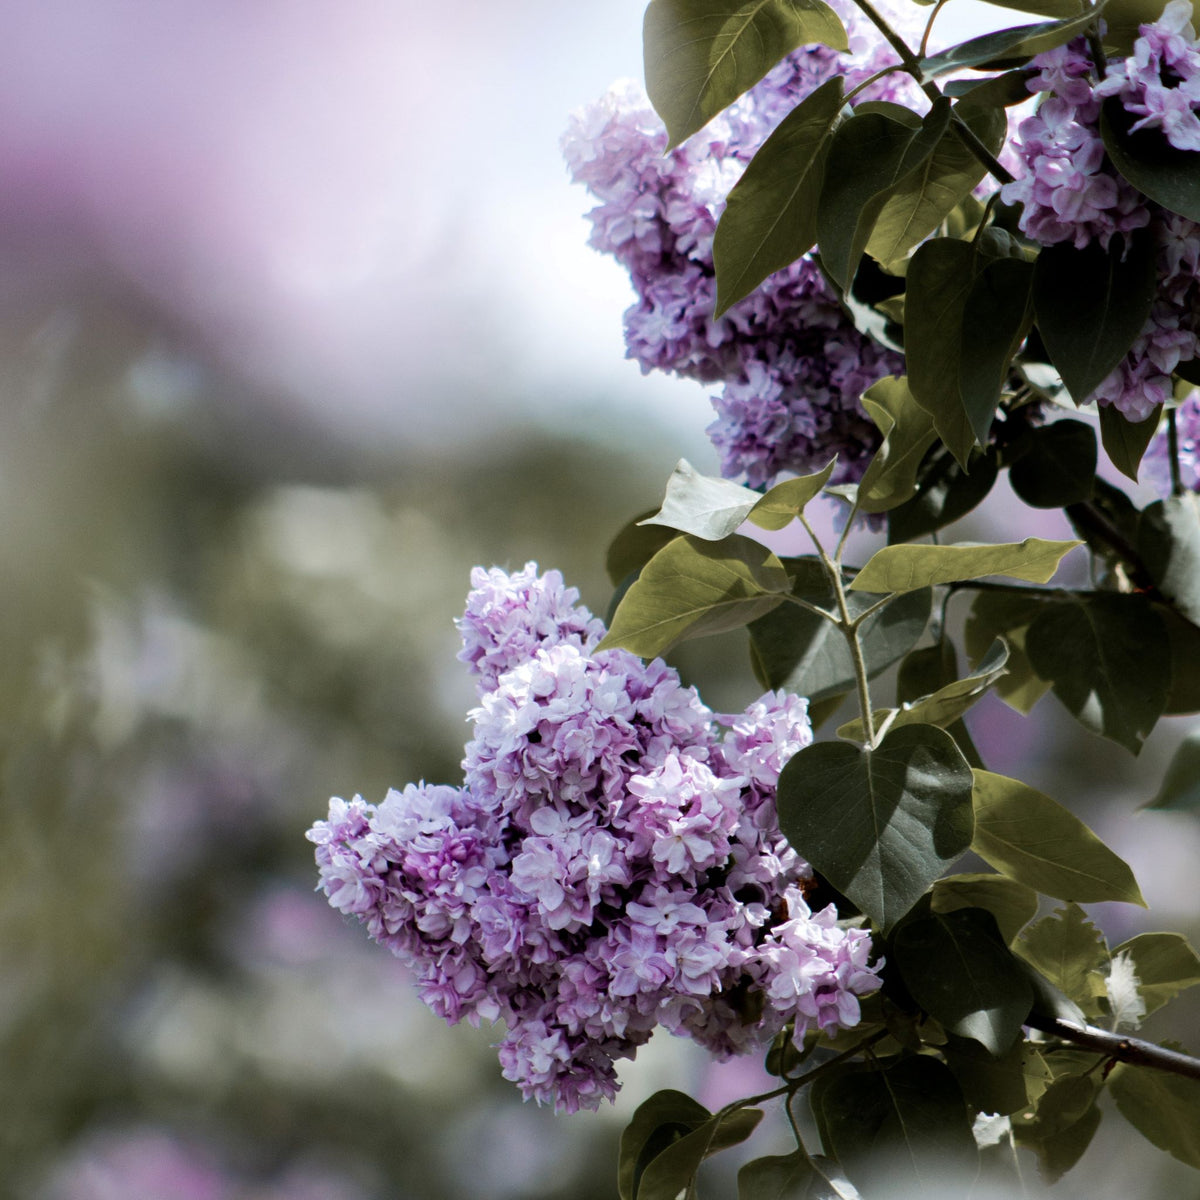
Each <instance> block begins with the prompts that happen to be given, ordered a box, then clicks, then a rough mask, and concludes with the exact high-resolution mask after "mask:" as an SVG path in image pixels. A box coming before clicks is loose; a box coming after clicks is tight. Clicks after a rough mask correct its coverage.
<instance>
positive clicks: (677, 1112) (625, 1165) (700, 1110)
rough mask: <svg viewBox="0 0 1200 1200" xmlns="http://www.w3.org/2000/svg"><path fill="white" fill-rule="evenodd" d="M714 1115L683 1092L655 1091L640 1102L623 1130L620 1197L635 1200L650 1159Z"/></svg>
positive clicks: (619, 1172) (618, 1178) (619, 1169)
mask: <svg viewBox="0 0 1200 1200" xmlns="http://www.w3.org/2000/svg"><path fill="white" fill-rule="evenodd" d="M711 1116H712V1114H711V1113H710V1112H709V1111H708V1109H707V1108H705V1107H704V1105H702V1104H699V1103H697V1102H696V1101H695V1100H693V1099H692V1098H691V1096H688V1095H685V1094H684V1093H683V1092H676V1091H671V1090H667V1091H661V1092H655V1093H654V1095H653V1096H651V1097H650V1099H649V1100H646V1101H644V1102H643V1103H642V1104H640V1105H639V1106H638V1108H637V1111H636V1112H635V1113H634V1114H633V1118H632V1120H631V1121H630V1122H629V1124H628V1125H627V1126H626V1127H625V1129H624V1130H623V1131H622V1133H621V1152H620V1159H619V1161H618V1167H617V1190H618V1192H619V1193H620V1197H621V1200H634V1197H635V1195H636V1194H637V1187H638V1183H639V1181H640V1177H641V1172H642V1170H644V1168H645V1165H646V1163H647V1162H649V1161H650V1159H652V1158H653V1157H655V1155H657V1154H658V1153H660V1152H661V1151H662V1150H664V1149H666V1147H667V1146H669V1145H671V1144H672V1143H673V1142H674V1141H675V1140H677V1139H678V1138H680V1137H683V1136H685V1135H686V1134H688V1133H691V1132H692V1131H693V1130H695V1129H698V1128H699V1127H700V1126H701V1125H703V1124H704V1122H705V1121H707V1120H708V1119H709V1118H710V1117H711ZM639 1163H640V1164H641V1169H639Z"/></svg>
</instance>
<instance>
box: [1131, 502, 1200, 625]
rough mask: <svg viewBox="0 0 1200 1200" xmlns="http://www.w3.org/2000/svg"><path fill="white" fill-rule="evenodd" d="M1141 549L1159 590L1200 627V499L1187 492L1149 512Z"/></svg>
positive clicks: (1140, 530)
mask: <svg viewBox="0 0 1200 1200" xmlns="http://www.w3.org/2000/svg"><path fill="white" fill-rule="evenodd" d="M1137 550H1138V554H1139V555H1140V556H1141V559H1142V561H1143V562H1144V563H1145V564H1146V569H1147V570H1148V571H1149V572H1150V575H1151V577H1152V578H1153V579H1154V582H1155V583H1156V584H1158V590H1159V591H1160V592H1162V594H1163V595H1164V596H1165V597H1166V598H1167V599H1168V600H1170V601H1171V603H1172V604H1173V605H1174V606H1175V608H1176V609H1178V611H1179V613H1180V615H1181V616H1184V617H1186V618H1187V619H1188V620H1189V621H1191V622H1192V624H1193V625H1197V624H1200V496H1197V495H1196V493H1195V492H1184V493H1183V495H1181V496H1168V497H1167V499H1166V500H1157V501H1155V503H1153V504H1151V505H1150V506H1149V507H1148V508H1147V509H1145V511H1144V512H1143V513H1142V517H1141V520H1140V521H1139V523H1138V536H1137Z"/></svg>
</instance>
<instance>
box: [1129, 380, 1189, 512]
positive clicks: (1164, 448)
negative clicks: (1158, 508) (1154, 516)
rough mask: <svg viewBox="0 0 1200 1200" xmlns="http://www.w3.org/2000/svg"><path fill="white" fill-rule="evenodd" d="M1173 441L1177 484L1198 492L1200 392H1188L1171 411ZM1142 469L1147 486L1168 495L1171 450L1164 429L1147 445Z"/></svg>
mask: <svg viewBox="0 0 1200 1200" xmlns="http://www.w3.org/2000/svg"><path fill="white" fill-rule="evenodd" d="M1175 439H1176V440H1175V444H1176V451H1177V453H1176V459H1177V461H1178V465H1179V482H1180V484H1181V485H1182V486H1183V487H1184V488H1185V489H1187V490H1188V491H1193V492H1200V392H1192V394H1191V395H1190V396H1188V397H1187V399H1186V400H1184V401H1183V403H1182V404H1180V406H1179V407H1178V408H1177V409H1176V410H1175ZM1142 469H1143V471H1144V478H1145V480H1146V482H1147V483H1150V484H1152V485H1153V486H1154V487H1156V488H1157V489H1158V491H1159V493H1160V494H1161V495H1163V496H1169V495H1170V494H1171V487H1172V479H1171V447H1170V439H1169V437H1168V435H1167V431H1166V429H1162V430H1160V431H1159V433H1158V434H1157V435H1156V436H1155V437H1154V440H1153V441H1152V442H1151V443H1150V445H1149V447H1148V448H1147V450H1146V454H1145V456H1144V457H1143V459H1142Z"/></svg>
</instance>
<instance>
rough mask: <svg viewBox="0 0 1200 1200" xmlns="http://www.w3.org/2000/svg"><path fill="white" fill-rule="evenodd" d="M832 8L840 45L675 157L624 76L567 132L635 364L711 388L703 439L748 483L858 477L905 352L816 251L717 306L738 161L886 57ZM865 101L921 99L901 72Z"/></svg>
mask: <svg viewBox="0 0 1200 1200" xmlns="http://www.w3.org/2000/svg"><path fill="white" fill-rule="evenodd" d="M834 7H835V8H836V9H837V10H838V14H839V16H841V17H842V19H843V21H844V22H845V24H846V29H847V33H848V36H849V39H850V51H849V53H848V54H843V53H839V52H837V51H834V50H831V49H829V48H828V47H825V46H818V45H813V46H808V47H805V48H803V49H801V50H798V51H796V52H795V53H793V54H792V55H790V56H789V57H787V58H786V59H784V60H783V62H781V63H780V64H779V65H778V66H777V67H775V68H774V70H772V71H771V72H769V73H768V74H767V75H766V76H765V78H763V79H762V81H761V82H759V83H758V84H757V85H756V86H755V87H754V88H752V89H751V90H750V91H749V92H747V93H746V95H744V96H743V97H742V98H741V99H739V100H738V101H737V102H736V103H735V104H733V105H732V106H731V107H730V108H728V109H727V110H726V111H725V112H724V113H722V114H721V115H719V116H718V117H716V118H714V120H712V121H710V122H709V123H708V124H707V125H706V126H705V127H704V128H703V129H702V130H701V131H700V132H699V133H697V134H695V135H694V136H693V137H691V138H689V139H688V140H687V141H686V142H684V143H683V144H682V145H681V146H679V147H677V148H676V149H675V150H673V151H672V152H671V153H670V154H665V153H664V151H665V150H666V145H667V134H666V130H665V128H664V127H663V124H662V122H661V121H660V120H659V118H658V117H657V115H656V114H655V112H654V110H653V109H652V108H651V106H650V103H649V101H648V100H647V99H646V96H645V94H644V93H643V92H642V91H641V89H640V88H639V87H638V86H637V85H635V84H633V83H630V82H623V83H621V84H618V85H616V86H615V87H614V88H613V89H612V90H610V91H609V92H608V94H607V95H606V96H604V97H603V98H602V99H601V100H600V101H599V102H597V103H596V104H593V105H591V106H590V107H588V108H585V109H583V110H581V111H580V112H578V113H576V114H575V115H574V116H573V117H572V118H571V122H570V126H569V128H568V130H567V133H566V135H565V136H564V138H563V152H564V154H565V156H566V159H567V162H568V165H569V167H570V170H571V173H572V176H573V178H574V179H575V180H576V182H579V183H583V184H585V185H586V186H587V187H588V189H589V190H590V191H591V193H592V194H593V195H594V196H595V197H596V199H597V200H598V201H599V202H600V203H599V204H598V206H597V207H596V208H594V209H592V211H591V212H590V213H589V214H588V216H589V220H590V221H591V224H592V233H591V238H590V243H591V245H592V246H594V247H595V248H596V249H597V250H600V251H602V252H604V253H607V254H611V255H613V257H615V258H616V259H617V260H618V261H619V262H620V263H621V264H622V265H623V266H624V267H626V268H627V269H628V271H629V273H630V278H631V281H632V283H633V287H634V291H635V293H636V295H637V299H636V301H635V303H634V304H633V306H632V307H631V308H630V309H629V310H628V311H627V312H626V313H625V341H626V346H627V352H628V356H629V357H630V358H633V359H635V360H636V361H637V362H638V363H639V364H640V365H641V368H642V370H643V371H644V372H649V371H651V370H660V371H668V372H671V373H673V374H676V375H680V376H684V377H686V378H690V379H696V380H699V381H701V382H703V383H708V384H717V385H720V388H721V390H720V391H719V392H718V393H717V394H716V395H714V396H713V397H712V403H713V406H714V408H715V409H716V412H717V419H716V421H715V422H713V424H712V425H710V426H709V429H708V433H709V436H710V438H711V439H712V441H713V443H714V445H715V446H716V448H717V450H718V451H719V453H720V456H721V472H722V474H723V475H725V476H726V477H728V478H733V479H739V480H744V481H745V482H746V483H748V484H749V485H750V486H752V487H760V486H765V485H769V484H771V483H772V482H774V481H775V479H776V478H777V476H779V475H780V474H781V473H783V472H797V473H804V472H807V471H810V470H813V469H815V468H816V467H818V466H820V465H821V464H823V463H825V462H827V461H828V460H829V457H830V456H831V455H832V454H834V453H836V454H837V455H838V456H839V458H838V462H839V468H838V469H839V476H838V478H839V479H840V480H845V479H856V478H858V477H859V476H860V475H861V474H862V472H863V470H864V469H865V466H866V463H867V462H868V461H869V459H870V457H871V455H872V454H873V453H874V450H875V448H876V446H877V444H878V434H877V432H876V430H875V427H874V426H873V425H872V423H871V422H870V421H869V420H868V419H867V417H866V415H865V413H864V412H863V410H862V408H861V406H860V404H859V400H860V397H861V395H862V393H863V391H865V390H866V389H867V388H868V387H870V385H871V384H873V383H875V382H876V381H877V380H879V379H880V378H882V377H883V376H884V375H887V374H890V373H896V374H900V373H902V372H903V366H902V359H901V357H900V356H899V355H898V354H896V353H894V352H893V351H891V350H889V349H887V348H885V347H884V346H882V345H880V344H878V343H877V342H875V341H873V340H872V339H871V338H870V337H868V336H866V335H864V334H862V333H860V332H859V331H858V330H857V329H856V328H855V327H854V325H853V323H852V322H851V321H850V319H849V318H848V317H847V315H846V313H845V311H844V310H843V308H842V307H841V305H840V304H839V303H838V299H837V297H836V295H835V294H834V291H833V289H832V288H830V286H829V285H828V284H827V283H826V281H825V278H824V276H823V275H822V274H821V271H820V269H819V267H818V266H817V265H816V263H815V262H814V261H813V259H812V257H811V255H805V256H804V257H803V258H801V259H799V260H798V261H797V262H795V263H793V264H792V265H791V266H789V267H786V268H784V269H783V270H781V271H777V272H776V273H775V274H773V275H772V276H771V277H770V278H769V279H767V280H766V281H765V282H764V283H763V284H762V285H761V286H760V287H759V288H758V289H756V290H755V292H754V293H753V294H752V295H750V296H748V297H746V299H744V300H742V301H741V302H739V303H738V304H736V305H734V306H733V307H732V308H730V309H729V310H728V311H727V312H726V313H725V314H724V315H723V316H722V317H720V318H716V319H714V317H713V315H712V314H713V307H714V301H715V298H716V277H715V272H714V269H713V260H712V240H713V233H714V231H715V229H716V225H717V220H718V218H719V216H720V213H721V210H722V208H723V207H724V204H725V198H726V197H727V196H728V194H729V191H730V189H731V188H732V187H733V185H734V184H735V183H736V182H737V180H738V178H739V177H740V176H741V173H742V171H743V170H744V169H745V166H746V164H747V163H748V162H749V160H750V159H751V158H752V157H753V156H754V153H755V152H756V151H757V150H758V148H759V146H761V145H762V143H763V142H764V141H765V140H766V138H767V136H768V135H769V134H770V133H771V131H772V130H773V129H774V127H775V126H776V125H777V124H778V123H779V121H780V120H781V119H782V118H783V117H784V116H785V115H786V114H787V113H788V112H789V111H790V110H791V109H792V108H793V107H794V106H795V105H796V104H797V103H798V102H799V101H801V100H802V99H804V97H806V96H807V95H809V94H810V93H811V92H812V91H813V90H814V89H815V88H817V87H818V86H819V85H820V84H822V83H824V82H825V81H826V80H828V79H831V78H833V77H834V76H838V75H840V76H841V77H842V78H843V79H844V80H845V86H846V88H847V89H850V88H853V87H855V86H857V85H858V84H859V83H862V82H864V81H865V80H867V79H868V78H869V77H870V76H871V75H873V74H874V73H875V72H877V71H878V70H879V69H880V68H882V67H884V66H887V65H890V64H891V63H893V62H894V61H895V55H894V52H893V51H892V49H891V48H890V47H889V46H888V45H887V43H886V42H885V41H884V40H883V38H882V37H881V36H880V35H879V34H878V33H877V32H876V31H875V29H874V27H873V26H872V25H870V24H869V23H868V22H867V21H866V20H865V18H863V17H862V15H861V14H860V13H859V11H858V9H857V8H856V7H855V6H854V5H852V4H846V3H842V2H841V0H835V3H834ZM892 16H893V14H890V13H889V17H892ZM895 19H896V20H899V22H900V24H899V26H898V27H901V28H902V27H903V24H904V22H903V19H902V18H899V17H896V18H895ZM861 98H862V99H863V100H867V99H871V100H897V101H899V100H903V101H906V102H908V103H909V104H910V105H918V106H919V105H920V104H921V103H922V99H921V97H920V93H919V92H918V91H917V90H916V88H915V86H914V85H913V84H912V81H911V80H910V79H909V78H908V76H907V75H905V74H904V73H903V72H898V73H894V74H891V75H887V76H885V77H884V78H883V79H881V80H879V81H877V82H876V83H874V84H872V85H871V86H870V87H869V88H867V89H866V90H865V91H864V92H863V93H861Z"/></svg>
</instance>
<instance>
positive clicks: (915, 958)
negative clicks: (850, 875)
mask: <svg viewBox="0 0 1200 1200" xmlns="http://www.w3.org/2000/svg"><path fill="white" fill-rule="evenodd" d="M889 958H890V959H891V961H892V962H894V963H895V965H896V967H897V969H898V970H899V972H900V976H901V978H902V979H903V980H904V984H905V986H906V987H907V988H908V990H909V992H910V994H911V995H912V997H913V999H914V1000H915V1001H916V1002H917V1003H918V1004H919V1005H920V1006H921V1007H922V1008H923V1009H924V1010H925V1011H926V1012H927V1013H929V1014H930V1016H933V1017H936V1018H937V1020H939V1021H940V1022H941V1023H942V1025H944V1026H945V1028H946V1031H947V1032H948V1033H953V1034H957V1035H958V1036H959V1037H966V1038H973V1039H974V1040H975V1041H977V1042H978V1043H979V1044H980V1045H981V1046H984V1047H985V1048H986V1049H987V1050H988V1051H989V1052H990V1053H991V1054H994V1055H997V1056H998V1055H1001V1054H1003V1053H1004V1052H1005V1051H1006V1050H1008V1049H1009V1048H1010V1047H1011V1046H1012V1045H1013V1043H1014V1042H1015V1041H1016V1039H1017V1035H1018V1034H1019V1033H1020V1032H1021V1026H1022V1024H1023V1023H1024V1021H1025V1018H1026V1017H1027V1016H1029V1010H1030V1008H1032V1007H1033V989H1032V988H1031V987H1030V985H1029V980H1028V978H1027V977H1026V975H1025V972H1024V971H1023V970H1022V969H1021V967H1020V965H1019V964H1018V963H1017V961H1016V959H1014V958H1013V956H1012V953H1011V952H1010V951H1009V949H1008V947H1007V946H1006V945H1005V943H1004V939H1003V938H1002V937H1001V935H1000V930H999V928H998V927H997V925H996V918H995V917H994V916H992V914H991V913H990V912H988V911H987V910H986V909H982V908H960V909H957V910H955V911H953V912H948V913H938V912H935V913H931V914H930V915H929V916H927V917H918V918H916V919H915V920H911V921H906V922H905V923H904V924H903V925H902V926H900V928H899V929H897V930H896V934H895V937H894V938H893V940H892V947H891V952H890V954H889Z"/></svg>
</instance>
